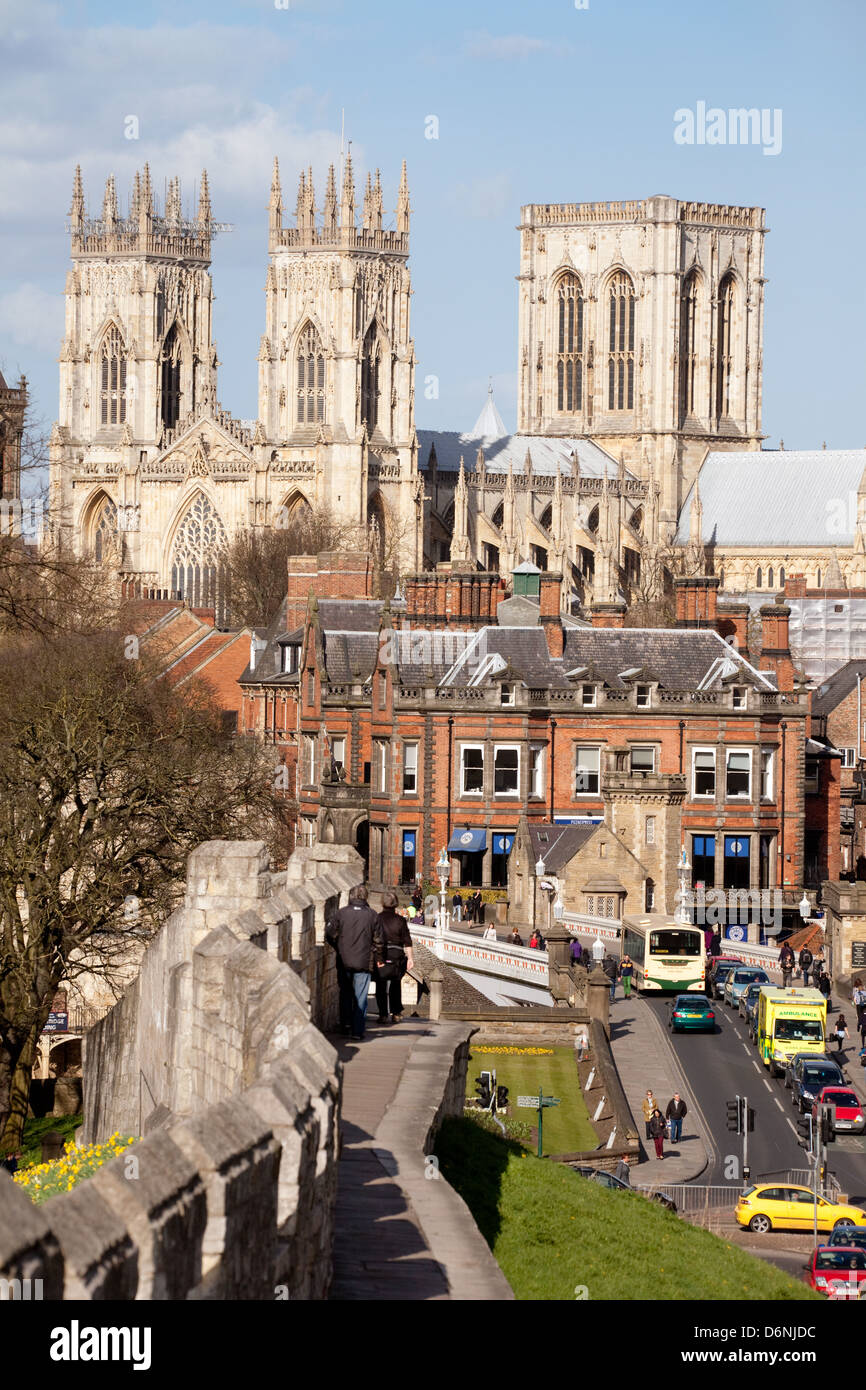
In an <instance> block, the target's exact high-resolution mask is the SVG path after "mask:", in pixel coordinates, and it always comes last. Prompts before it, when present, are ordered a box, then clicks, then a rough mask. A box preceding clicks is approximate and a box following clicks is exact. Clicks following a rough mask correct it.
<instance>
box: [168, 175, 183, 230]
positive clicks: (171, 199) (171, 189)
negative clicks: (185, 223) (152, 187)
mask: <svg viewBox="0 0 866 1390" xmlns="http://www.w3.org/2000/svg"><path fill="white" fill-rule="evenodd" d="M180 217H181V210H180V179H178V178H173V179H169V181H168V192H167V193H166V195H165V220H166V222H179V221H180Z"/></svg>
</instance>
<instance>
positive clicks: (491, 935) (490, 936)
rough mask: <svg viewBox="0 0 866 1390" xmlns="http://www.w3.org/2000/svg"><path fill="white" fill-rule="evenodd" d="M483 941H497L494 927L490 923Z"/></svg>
mask: <svg viewBox="0 0 866 1390" xmlns="http://www.w3.org/2000/svg"><path fill="white" fill-rule="evenodd" d="M484 940H485V941H496V940H497V936H496V928H495V927H494V925H493V923H492V922H491V923H490V926H489V927H488V928H487V930H486V932H485V933H484Z"/></svg>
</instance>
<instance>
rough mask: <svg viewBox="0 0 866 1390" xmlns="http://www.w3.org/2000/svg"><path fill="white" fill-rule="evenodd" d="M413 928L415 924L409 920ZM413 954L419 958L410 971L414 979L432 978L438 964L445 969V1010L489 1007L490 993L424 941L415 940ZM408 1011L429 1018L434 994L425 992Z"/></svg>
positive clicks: (443, 993)
mask: <svg viewBox="0 0 866 1390" xmlns="http://www.w3.org/2000/svg"><path fill="white" fill-rule="evenodd" d="M409 930H410V932H411V930H412V925H411V923H410V924H409ZM412 955H413V960H414V962H415V964H414V966H413V968H412V970H411V971H410V972H409V973H410V975H411V976H412V978H413V979H414V980H417V979H419V978H420V979H422V980H424V981H425V983H426V981H427V980H428V979H429V977H430V974H431V971H432V970H433V969H434V968H438V969H439V970H440V971H441V972H442V1008H443V1010H448V1011H450V1010H458V1011H464V1010H465V1011H471V1010H476V1009H485V1010H486V1009H489V1008H490V1000H489V999H488V998H487V995H486V994H482V993H481V991H480V990H477V989H476V988H475V987H474V985H471V984H469V982H468V980H464V979H463V977H462V976H461V975H458V973H457V971H456V970H454V969H453V967H452V966H450V965H446V964H445V962H444V961H443V960H439V958H438V956H434V954H433V952H432V951H431V950H429V949H428V948H427V947H426V946H422V945H421V944H420V942H417V941H416V942H413V946H412ZM406 1012H407V1013H409V1014H411V1016H412V1017H413V1018H416V1017H417V1018H428V1017H429V1015H430V995H429V994H428V993H424V994H422V995H421V998H420V999H419V1001H418V1004H417V1006H416V1007H415V1008H413V1007H412V1006H411V1005H409V1006H408V1008H407V1010H406Z"/></svg>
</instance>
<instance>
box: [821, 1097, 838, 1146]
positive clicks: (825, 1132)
mask: <svg viewBox="0 0 866 1390" xmlns="http://www.w3.org/2000/svg"><path fill="white" fill-rule="evenodd" d="M821 1139H822V1140H823V1142H824V1143H825V1144H835V1142H836V1129H835V1126H834V1124H833V1108H832V1106H830V1105H822V1106H821Z"/></svg>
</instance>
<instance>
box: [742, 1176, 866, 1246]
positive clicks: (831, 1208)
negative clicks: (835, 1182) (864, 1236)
mask: <svg viewBox="0 0 866 1390" xmlns="http://www.w3.org/2000/svg"><path fill="white" fill-rule="evenodd" d="M814 1207H815V1198H814V1196H813V1194H812V1190H811V1188H808V1187H795V1186H794V1185H793V1184H791V1183H785V1185H784V1186H781V1185H777V1184H776V1183H760V1184H759V1185H758V1186H756V1187H750V1188H748V1189H747V1190H746V1191H745V1192H744V1193H743V1195H742V1197H740V1199H739V1201H738V1202H737V1205H736V1208H735V1210H734V1215H735V1216H736V1218H737V1224H738V1225H740V1226H747V1227H748V1228H749V1230H750V1231H755V1232H756V1234H758V1235H764V1234H765V1233H766V1232H767V1231H811V1230H812V1229H813V1221H814ZM837 1226H866V1211H863V1210H862V1208H861V1207H851V1206H847V1205H845V1204H840V1203H838V1202H828V1201H827V1199H826V1197H819V1198H818V1230H819V1231H832V1230H835V1228H836V1227H837Z"/></svg>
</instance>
